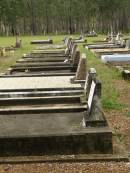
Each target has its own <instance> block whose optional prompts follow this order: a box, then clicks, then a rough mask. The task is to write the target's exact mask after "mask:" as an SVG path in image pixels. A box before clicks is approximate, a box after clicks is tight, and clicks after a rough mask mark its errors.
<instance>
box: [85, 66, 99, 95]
mask: <svg viewBox="0 0 130 173" xmlns="http://www.w3.org/2000/svg"><path fill="white" fill-rule="evenodd" d="M96 73H97V72H96V69H95V68H90V69H89V71H88V74H87V76H86V81H85V86H84V90H85V92H86V95H88V93H89V91H90V87H91V83H92V80H95V79H96Z"/></svg>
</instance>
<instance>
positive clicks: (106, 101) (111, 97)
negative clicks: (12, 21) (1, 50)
mask: <svg viewBox="0 0 130 173" xmlns="http://www.w3.org/2000/svg"><path fill="white" fill-rule="evenodd" d="M64 37H65V36H63V35H60V36H23V37H21V39H22V48H21V49H18V50H16V51H15V52H14V53H9V54H8V56H7V57H0V72H3V71H5V70H6V69H7V68H9V67H10V66H11V65H13V64H15V62H16V61H17V60H18V59H20V58H21V57H22V54H24V53H28V52H30V50H32V49H34V48H35V47H36V45H31V44H30V42H31V41H32V40H35V39H48V38H51V39H53V40H54V44H62V43H63V42H62V40H63V39H64ZM104 37H105V36H99V37H94V38H88V39H87V40H88V43H91V42H92V41H93V40H100V39H103V38H104ZM10 45H15V37H1V38H0V47H4V46H10ZM79 48H80V50H81V52H82V53H86V55H87V64H88V65H87V68H88V69H89V68H90V67H94V68H96V70H97V75H98V76H97V77H98V79H99V80H100V81H101V82H102V104H103V107H104V108H105V109H110V110H112V109H116V110H122V109H123V108H124V107H126V106H127V105H123V104H121V103H120V102H119V101H118V97H119V95H120V93H119V90H118V88H116V87H115V84H114V82H115V81H116V80H122V79H121V77H120V75H119V73H118V72H117V71H116V70H115V69H112V68H109V67H108V66H106V65H105V64H103V63H102V62H101V61H100V59H98V58H96V57H95V56H94V55H93V54H92V53H91V52H90V51H88V50H86V49H84V48H83V46H82V44H81V45H79Z"/></svg>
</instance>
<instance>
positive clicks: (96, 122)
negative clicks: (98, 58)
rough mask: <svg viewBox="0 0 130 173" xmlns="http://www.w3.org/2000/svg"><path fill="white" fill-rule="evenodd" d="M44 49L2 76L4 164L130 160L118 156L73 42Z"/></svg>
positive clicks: (91, 75)
mask: <svg viewBox="0 0 130 173" xmlns="http://www.w3.org/2000/svg"><path fill="white" fill-rule="evenodd" d="M44 46H45V47H44ZM44 46H39V47H37V48H36V49H35V50H33V51H31V52H30V53H29V54H25V55H23V57H22V58H21V59H20V60H18V61H17V62H16V64H15V65H13V66H12V67H10V68H9V69H8V70H7V71H6V72H5V73H3V74H1V75H0V162H2V163H3V162H9V163H10V162H35V161H36V162H37V161H41V162H43V161H76V160H78V161H85V160H91V161H92V160H116V161H119V160H127V158H126V156H124V155H122V154H120V153H114V150H113V135H112V131H111V129H110V128H109V126H108V123H107V120H106V118H105V115H104V113H103V111H102V108H101V102H100V100H101V82H100V81H98V79H97V75H96V70H95V69H94V68H90V69H89V70H88V69H87V68H86V67H87V64H86V56H85V55H84V54H83V55H82V56H81V55H80V51H79V50H78V47H77V45H76V44H74V42H73V41H72V39H71V38H70V39H67V40H66V44H64V45H60V48H59V47H58V45H50V46H51V48H50V49H45V48H47V46H48V45H44ZM48 47H49V46H48ZM57 47H58V48H57ZM86 69H87V70H86Z"/></svg>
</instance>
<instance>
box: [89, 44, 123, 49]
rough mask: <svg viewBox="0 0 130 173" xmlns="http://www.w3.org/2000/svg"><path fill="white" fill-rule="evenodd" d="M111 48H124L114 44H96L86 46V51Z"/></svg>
mask: <svg viewBox="0 0 130 173" xmlns="http://www.w3.org/2000/svg"><path fill="white" fill-rule="evenodd" d="M111 48H124V46H122V45H115V44H109V43H108V44H99V45H98V44H96V45H88V46H86V49H111Z"/></svg>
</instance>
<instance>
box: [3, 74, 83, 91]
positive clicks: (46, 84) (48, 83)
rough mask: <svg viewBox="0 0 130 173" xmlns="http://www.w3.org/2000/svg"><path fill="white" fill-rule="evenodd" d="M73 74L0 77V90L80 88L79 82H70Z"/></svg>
mask: <svg viewBox="0 0 130 173" xmlns="http://www.w3.org/2000/svg"><path fill="white" fill-rule="evenodd" d="M72 77H73V76H67V77H66V76H64V77H62V76H58V77H35V78H34V77H23V78H19V77H14V78H0V90H11V89H14V90H15V89H16V90H17V89H38V88H74V87H75V88H81V85H80V84H72V83H70V79H71V78H72Z"/></svg>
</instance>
